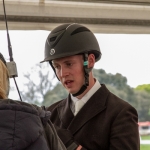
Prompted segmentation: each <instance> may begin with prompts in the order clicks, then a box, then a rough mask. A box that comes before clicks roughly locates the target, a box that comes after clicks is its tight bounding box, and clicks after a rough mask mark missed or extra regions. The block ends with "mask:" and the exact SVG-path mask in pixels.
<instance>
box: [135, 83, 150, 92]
mask: <svg viewBox="0 0 150 150" xmlns="http://www.w3.org/2000/svg"><path fill="white" fill-rule="evenodd" d="M135 89H136V90H138V91H146V92H148V93H150V84H143V85H138V86H137V87H136V88H135Z"/></svg>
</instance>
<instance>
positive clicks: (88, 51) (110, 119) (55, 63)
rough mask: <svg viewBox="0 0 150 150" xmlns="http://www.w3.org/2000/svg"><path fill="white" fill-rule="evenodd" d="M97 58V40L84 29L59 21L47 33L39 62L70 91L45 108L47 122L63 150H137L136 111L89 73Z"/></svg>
mask: <svg viewBox="0 0 150 150" xmlns="http://www.w3.org/2000/svg"><path fill="white" fill-rule="evenodd" d="M112 57H113V56H112ZM100 58H101V51H100V47H99V44H98V42H97V39H96V38H95V36H94V34H93V33H92V32H91V31H90V30H89V29H88V28H87V27H85V26H83V25H80V24H77V23H73V24H62V25H59V26H58V27H56V28H54V29H53V30H52V31H51V32H50V34H49V35H48V37H47V39H46V43H45V58H44V60H43V61H42V62H45V61H46V62H48V63H49V64H50V66H51V67H52V69H53V70H54V72H55V74H56V76H57V78H58V80H59V81H60V82H61V83H62V85H63V86H64V88H65V89H66V90H67V91H68V93H69V94H68V97H67V98H65V99H63V100H60V101H58V102H56V103H54V104H52V105H51V106H49V107H48V108H47V110H49V111H51V121H52V123H53V124H54V125H55V128H56V130H57V133H58V135H59V137H60V138H61V140H62V141H63V142H64V144H65V146H66V147H67V149H72V150H139V149H140V148H139V147H140V144H139V133H138V115H137V111H136V109H135V108H133V107H132V106H131V105H130V104H128V103H127V102H125V101H124V100H122V99H120V98H119V97H117V96H116V95H114V94H113V93H111V92H110V91H109V90H108V89H107V88H106V86H105V85H104V84H100V82H99V81H98V80H97V79H96V78H95V77H94V76H93V73H92V69H93V67H94V64H95V63H96V62H97V61H98V60H99V59H100Z"/></svg>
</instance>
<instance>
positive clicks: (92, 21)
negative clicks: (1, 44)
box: [0, 0, 150, 34]
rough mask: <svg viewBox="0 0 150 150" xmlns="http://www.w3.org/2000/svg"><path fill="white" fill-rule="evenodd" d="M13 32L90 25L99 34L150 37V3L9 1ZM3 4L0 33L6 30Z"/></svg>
mask: <svg viewBox="0 0 150 150" xmlns="http://www.w3.org/2000/svg"><path fill="white" fill-rule="evenodd" d="M5 8H6V14H7V20H8V27H9V29H10V30H51V29H52V28H54V27H55V26H56V25H58V24H61V23H68V22H69V23H71V22H77V23H82V24H86V25H87V26H88V27H89V28H90V29H91V30H92V31H93V32H95V33H144V34H149V33H150V0H126V1H124V0H95V1H94V0H93V1H91V0H82V2H81V1H80V0H74V1H73V0H72V1H70V0H66V1H62V0H31V1H29V0H5ZM5 29H6V26H5V22H4V11H3V0H0V30H5Z"/></svg>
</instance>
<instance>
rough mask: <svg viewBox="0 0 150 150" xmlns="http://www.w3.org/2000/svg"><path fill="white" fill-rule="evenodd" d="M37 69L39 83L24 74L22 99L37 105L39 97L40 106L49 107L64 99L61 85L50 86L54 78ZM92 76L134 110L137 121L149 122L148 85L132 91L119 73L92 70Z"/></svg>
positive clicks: (64, 93)
mask: <svg viewBox="0 0 150 150" xmlns="http://www.w3.org/2000/svg"><path fill="white" fill-rule="evenodd" d="M37 67H39V68H40V69H39V70H38V72H37V75H38V76H39V83H37V82H34V80H33V79H32V78H31V74H29V73H27V74H25V77H26V79H27V80H28V82H27V83H26V84H25V87H27V89H26V92H25V91H24V92H23V94H24V99H25V100H27V101H28V102H32V103H33V102H34V103H37V100H39V99H40V97H41V99H42V103H41V105H45V106H50V105H52V104H53V103H55V102H57V101H59V100H61V99H64V98H66V97H67V95H68V93H67V91H66V90H65V88H64V87H63V86H62V84H60V83H58V82H57V84H56V82H55V84H52V82H53V79H54V78H52V79H50V78H49V77H48V76H49V74H50V73H49V72H48V71H46V74H43V73H42V72H43V68H41V66H37ZM34 72H35V70H34ZM93 74H94V76H95V77H96V78H97V79H98V80H99V81H100V83H101V84H105V85H106V86H107V88H108V89H109V90H110V91H111V92H112V93H114V94H115V95H117V96H118V97H120V98H122V99H123V100H125V101H127V102H128V103H130V104H131V105H132V106H133V107H135V108H136V110H137V112H138V116H139V121H149V120H150V92H147V91H148V90H147V89H149V87H150V84H148V85H147V86H145V85H144V86H138V87H137V88H136V89H133V88H131V87H130V86H129V85H128V84H127V78H126V77H124V76H122V75H121V74H120V73H116V74H115V75H113V74H110V73H106V72H105V70H103V69H93ZM34 78H35V77H34ZM139 89H140V90H139ZM141 89H142V90H141ZM143 89H144V90H143ZM31 100H32V101H31ZM38 102H39V101H38Z"/></svg>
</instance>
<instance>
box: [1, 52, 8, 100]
mask: <svg viewBox="0 0 150 150" xmlns="http://www.w3.org/2000/svg"><path fill="white" fill-rule="evenodd" d="M8 93H9V75H8V70H7V66H6V61H5V59H4V57H3V55H2V54H1V53H0V98H2V99H5V98H7V97H8Z"/></svg>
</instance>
